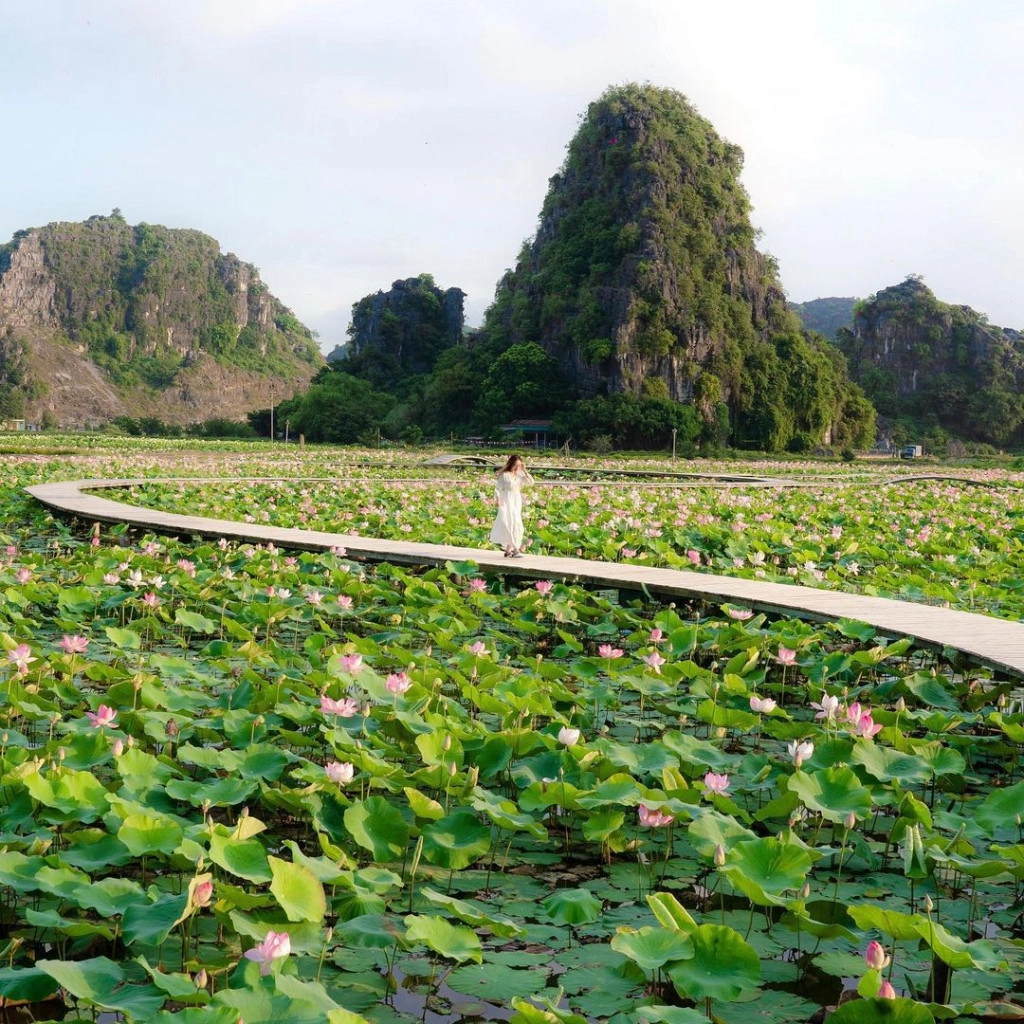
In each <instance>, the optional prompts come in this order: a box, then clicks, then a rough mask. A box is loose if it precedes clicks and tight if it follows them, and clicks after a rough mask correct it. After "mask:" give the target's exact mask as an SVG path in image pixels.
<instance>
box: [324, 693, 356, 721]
mask: <svg viewBox="0 0 1024 1024" xmlns="http://www.w3.org/2000/svg"><path fill="white" fill-rule="evenodd" d="M358 710H359V705H358V704H357V703H356V702H355V701H354V700H353V699H352V698H351V697H346V698H345V699H344V700H332V699H331V698H330V697H328V696H327V695H326V694H322V695H321V697H320V711H321V713H323V714H325V715H337V716H338V717H339V718H351V717H352V716H353V715H354V714H355V713H356V712H357V711H358Z"/></svg>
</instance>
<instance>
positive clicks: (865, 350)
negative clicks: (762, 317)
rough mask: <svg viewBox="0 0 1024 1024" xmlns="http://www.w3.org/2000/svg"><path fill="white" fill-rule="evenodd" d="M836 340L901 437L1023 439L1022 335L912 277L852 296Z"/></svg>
mask: <svg viewBox="0 0 1024 1024" xmlns="http://www.w3.org/2000/svg"><path fill="white" fill-rule="evenodd" d="M839 347H840V349H841V350H842V351H843V353H844V354H845V356H846V358H847V360H848V361H849V365H850V369H851V372H852V373H853V375H854V377H855V379H856V380H858V381H859V382H860V383H861V384H862V386H863V387H864V390H865V392H866V393H867V395H868V396H869V398H870V399H871V400H872V402H873V403H874V404H875V406H876V408H877V409H878V412H879V414H880V415H881V416H883V417H884V418H885V420H886V422H887V423H888V424H891V425H892V428H893V429H896V428H898V430H899V435H900V436H901V437H902V436H911V435H920V434H922V433H932V434H933V435H934V436H935V438H936V440H937V441H941V439H942V438H943V436H944V435H947V434H948V435H951V436H955V437H959V438H964V439H969V440H974V441H980V442H986V443H989V444H993V445H999V446H1004V445H1017V444H1020V443H1022V442H1024V394H1022V392H1024V338H1022V337H1021V334H1020V332H1018V331H1014V330H1009V329H1007V328H1002V327H995V326H993V325H991V324H989V323H988V321H987V319H986V317H985V316H984V315H983V314H981V313H978V312H976V311H975V310H973V309H971V308H970V306H953V305H948V304H947V303H945V302H941V301H939V299H937V298H936V297H935V295H934V294H933V293H932V291H931V289H929V288H928V287H927V285H925V283H924V282H923V281H922V280H921V279H920V277H917V276H914V275H912V276H910V277H908V278H907V279H906V280H905V281H903V282H901V283H900V284H897V285H893V286H892V287H890V288H884V289H882V290H881V291H879V292H878V293H877V294H876V295H872V296H871V297H870V298H868V299H867V300H865V301H864V302H860V303H858V304H857V306H856V307H855V309H854V318H853V324H852V326H851V327H850V328H844V329H841V330H840V331H839Z"/></svg>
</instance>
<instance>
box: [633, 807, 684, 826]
mask: <svg viewBox="0 0 1024 1024" xmlns="http://www.w3.org/2000/svg"><path fill="white" fill-rule="evenodd" d="M637 814H638V815H639V816H640V824H641V825H647V826H648V827H649V828H661V827H662V826H664V825H671V824H672V822H673V821H675V815H673V814H666V813H665V812H664V811H659V810H653V809H651V808H650V807H648V806H647V805H646V804H641V805H640V806H639V807H638V808H637Z"/></svg>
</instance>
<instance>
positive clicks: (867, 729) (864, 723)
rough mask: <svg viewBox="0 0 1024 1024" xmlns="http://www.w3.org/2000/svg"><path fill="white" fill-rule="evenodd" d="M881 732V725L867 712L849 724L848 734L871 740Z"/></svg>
mask: <svg viewBox="0 0 1024 1024" xmlns="http://www.w3.org/2000/svg"><path fill="white" fill-rule="evenodd" d="M881 731H882V723H881V722H876V721H875V720H874V719H873V718H872V717H871V712H869V711H865V712H864V713H863V714H862V715H861V716H860V718H859V719H857V721H856V722H852V723H851V724H850V733H851V734H852V735H854V736H863V737H864V738H865V739H871V738H872V737H874V736H877V735H878V734H879V733H880V732H881Z"/></svg>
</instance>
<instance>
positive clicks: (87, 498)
mask: <svg viewBox="0 0 1024 1024" xmlns="http://www.w3.org/2000/svg"><path fill="white" fill-rule="evenodd" d="M158 482H170V481H157V480H155V479H136V480H71V481H65V482H62V483H48V484H36V485H34V486H32V487H28V488H26V490H27V491H28V493H29V494H31V495H32V496H33V497H34V498H36V499H37V500H38V501H40V502H42V503H43V504H44V505H46V506H48V507H50V508H52V509H55V510H57V511H59V512H63V513H66V514H69V515H73V516H77V517H78V518H80V519H84V520H86V521H88V522H90V523H93V522H106V523H129V524H131V525H132V526H136V527H139V528H141V529H145V530H153V531H156V532H159V533H165V534H184V535H199V536H203V537H226V538H228V539H233V540H236V541H242V542H253V543H258V544H271V543H272V544H275V545H277V546H278V547H281V548H290V549H298V550H305V551H325V550H329V549H330V548H336V547H344V548H345V549H346V551H347V552H348V555H349V556H350V557H351V558H355V559H362V560H367V561H388V562H392V563H395V564H402V565H443V564H444V563H445V562H447V561H452V562H464V561H472V562H475V563H476V564H477V565H478V566H479V567H480V569H481V571H482V572H499V573H502V574H504V575H514V576H521V577H526V578H532V579H562V580H565V581H567V582H571V583H582V584H588V585H598V586H604V587H615V588H621V589H625V590H640V589H646V590H647V592H648V593H650V594H652V595H656V596H658V597H661V598H682V599H693V598H696V599H700V600H705V601H710V602H715V603H722V602H729V603H733V604H738V605H742V606H743V607H747V608H752V609H755V610H757V611H763V612H770V613H773V614H781V615H792V616H796V617H799V618H806V619H814V620H818V621H834V620H836V619H857V620H859V621H861V622H866V623H868V624H870V625H872V626H874V627H876V628H877V629H879V630H881V631H882V632H883V633H885V634H887V635H889V636H909V637H914V638H915V639H917V640H919V641H922V642H924V643H926V644H929V645H933V646H936V647H940V648H943V647H948V648H951V649H953V650H957V651H962V652H963V653H964V654H966V655H969V656H970V657H971V658H972V659H974V660H976V661H978V662H980V663H981V664H984V665H988V666H990V667H992V668H994V669H996V670H998V671H1002V672H1006V673H1009V674H1010V675H1013V676H1016V677H1021V678H1024V624H1022V623H1018V622H1010V621H1007V620H1005V619H996V618H992V617H991V616H988V615H978V614H974V613H971V612H962V611H953V610H951V609H948V608H936V607H932V606H929V605H920V604H912V603H910V602H906V601H896V600H890V599H887V598H881V597H866V596H862V595H859V594H847V593H844V592H842V591H837V590H818V589H816V588H812V587H802V586H798V585H796V584H785V583H767V582H762V581H760V580H747V579H734V578H731V577H728V576H713V575H711V574H708V573H698V572H683V571H681V570H677V569H661V568H657V567H654V566H642V565H636V564H633V563H619V562H602V561H596V560H590V559H583V558H560V557H552V556H548V555H526V556H524V557H523V558H517V559H515V560H511V561H510V560H509V559H507V558H505V557H504V556H503V555H502V553H501V552H500V551H496V550H486V549H482V548H472V547H458V546H455V545H450V544H423V543H419V542H415V541H400V540H378V539H376V538H373V537H360V536H357V535H354V534H345V533H325V532H320V531H315V530H300V529H291V528H288V527H280V526H263V525H259V524H252V523H240V522H235V521H233V520H227V519H208V518H205V517H203V516H185V515H176V514H174V513H170V512H161V511H159V510H157V509H148V508H139V507H137V506H133V505H125V504H123V503H122V502H118V501H112V500H110V499H109V498H101V497H99V496H97V495H94V494H90V493H88V491H89V490H95V489H99V488H116V487H131V486H140V485H143V484H152V483H158ZM175 482H181V483H187V482H191V483H195V482H196V481H194V480H192V481H188V480H184V479H181V480H177V479H176V481H175Z"/></svg>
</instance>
